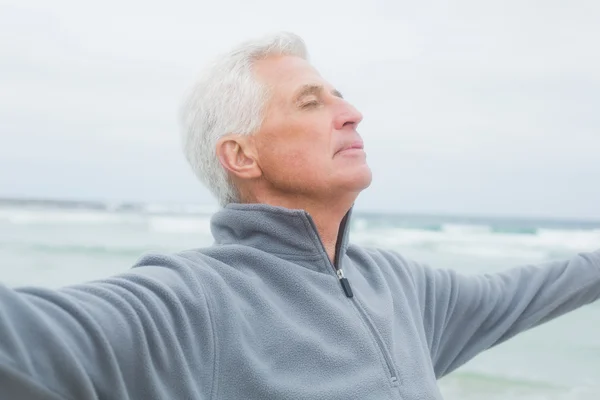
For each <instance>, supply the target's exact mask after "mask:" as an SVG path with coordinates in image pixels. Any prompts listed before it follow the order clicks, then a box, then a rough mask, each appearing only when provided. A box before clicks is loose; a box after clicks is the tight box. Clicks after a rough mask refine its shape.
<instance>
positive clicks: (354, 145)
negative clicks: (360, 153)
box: [336, 140, 365, 154]
mask: <svg viewBox="0 0 600 400" xmlns="http://www.w3.org/2000/svg"><path fill="white" fill-rule="evenodd" d="M364 147H365V145H364V143H363V141H362V140H355V141H354V142H351V143H347V144H346V145H344V147H342V148H341V149H339V150H338V151H337V152H336V154H337V153H341V152H342V151H346V150H363V149H364Z"/></svg>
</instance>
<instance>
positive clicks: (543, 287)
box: [409, 251, 600, 378]
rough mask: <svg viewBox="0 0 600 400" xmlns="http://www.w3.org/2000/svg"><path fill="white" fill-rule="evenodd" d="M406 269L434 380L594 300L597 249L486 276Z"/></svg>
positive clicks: (598, 283)
mask: <svg viewBox="0 0 600 400" xmlns="http://www.w3.org/2000/svg"><path fill="white" fill-rule="evenodd" d="M409 268H410V269H411V274H412V276H413V279H414V283H415V285H416V289H417V296H418V297H419V300H418V301H419V303H420V306H421V312H422V315H423V322H424V331H425V336H426V338H427V342H428V345H429V349H430V351H431V358H432V361H433V365H434V369H435V373H436V376H437V377H438V378H440V377H442V376H444V375H446V374H448V373H450V372H451V371H453V370H455V369H456V368H458V367H459V366H461V365H463V364H464V363H466V362H467V361H469V360H470V359H472V358H473V357H475V356H476V355H477V354H479V353H480V352H481V351H483V350H486V349H488V348H490V347H492V346H495V345H497V344H499V343H501V342H503V341H505V340H507V339H509V338H511V337H512V336H514V335H516V334H517V333H520V332H523V331H525V330H527V329H529V328H532V327H534V326H537V325H539V324H542V323H544V322H547V321H549V320H551V319H553V318H555V317H558V316H560V315H562V314H565V313H567V312H569V311H572V310H574V309H576V308H578V307H580V306H583V305H585V304H588V303H591V302H593V301H595V300H597V299H598V298H600V251H599V252H595V253H582V254H579V255H577V256H576V257H574V258H572V259H570V260H567V261H555V262H548V263H545V264H542V265H537V266H524V267H519V268H514V269H510V270H507V271H505V272H501V273H496V274H486V275H473V276H462V275H459V274H458V273H456V272H455V271H452V270H437V269H431V268H428V267H426V266H419V265H418V264H415V263H410V262H409ZM598 334H600V328H599V330H598Z"/></svg>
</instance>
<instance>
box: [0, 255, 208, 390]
mask: <svg viewBox="0 0 600 400" xmlns="http://www.w3.org/2000/svg"><path fill="white" fill-rule="evenodd" d="M145 264H146V265H144V266H140V267H138V268H134V269H132V270H131V272H129V273H127V274H124V275H121V276H118V277H114V278H111V279H107V280H104V281H100V282H94V283H90V284H85V285H78V286H73V287H67V288H63V289H60V290H48V289H40V288H23V289H17V290H12V289H8V288H6V287H4V286H0V388H2V390H1V392H2V395H3V398H4V396H6V398H11V399H31V400H35V399H42V398H43V399H65V398H67V399H97V398H103V399H130V398H178V397H179V395H180V394H184V393H188V394H190V393H195V394H196V396H197V398H204V396H203V394H202V393H206V391H208V392H210V385H211V381H212V361H213V357H214V354H212V353H213V346H212V344H211V341H212V336H211V335H212V330H211V329H210V320H209V314H208V306H207V301H206V299H205V298H204V294H203V290H202V288H201V285H200V283H199V282H197V278H196V277H194V276H193V275H192V274H190V272H189V271H188V270H187V269H186V268H185V267H184V266H178V265H177V263H173V262H172V259H171V260H168V259H167V258H166V257H165V258H164V259H161V258H159V257H155V258H147V259H146V261H145ZM151 264H154V265H162V266H152V265H151Z"/></svg>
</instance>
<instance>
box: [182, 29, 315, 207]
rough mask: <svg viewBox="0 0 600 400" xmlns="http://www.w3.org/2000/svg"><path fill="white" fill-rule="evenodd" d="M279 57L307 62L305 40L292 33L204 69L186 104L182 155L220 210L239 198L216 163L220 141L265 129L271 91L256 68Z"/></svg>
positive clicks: (265, 40)
mask: <svg viewBox="0 0 600 400" xmlns="http://www.w3.org/2000/svg"><path fill="white" fill-rule="evenodd" d="M278 55H289V56H296V57H300V58H303V59H308V52H307V49H306V45H305V44H304V41H303V40H302V38H300V37H299V36H298V35H295V34H293V33H289V32H280V33H277V34H273V35H269V36H266V37H263V38H260V39H257V40H251V41H248V42H245V43H243V44H241V45H240V46H238V47H236V48H235V49H233V50H232V51H230V52H228V53H226V54H224V55H222V56H220V57H219V58H218V59H216V60H215V61H214V62H213V63H212V64H211V65H210V66H209V67H208V68H207V69H206V70H204V72H203V73H202V74H201V76H200V77H199V79H198V81H197V82H196V84H195V85H194V86H193V87H192V90H191V92H190V94H189V96H188V98H187V101H186V102H185V103H184V106H183V109H182V113H181V123H182V128H183V129H182V139H183V151H184V153H185V156H186V158H187V160H188V162H189V163H190V165H191V167H192V170H193V171H194V173H195V174H196V176H197V177H198V179H200V181H201V182H202V183H204V184H205V185H206V186H207V187H208V188H209V189H210V191H211V192H212V193H213V194H214V195H215V196H216V197H217V200H218V201H219V203H220V204H221V206H225V205H227V204H228V203H234V202H239V201H240V198H239V193H238V191H237V189H236V188H235V187H234V185H233V184H232V182H231V180H230V179H229V177H228V174H227V171H226V170H225V168H223V166H222V165H221V163H220V161H219V159H218V158H217V154H216V145H217V141H218V140H219V139H220V138H221V137H223V136H224V135H226V134H230V133H236V134H241V135H250V134H252V133H254V132H256V131H257V130H258V129H260V126H261V125H262V121H263V116H264V115H263V114H264V108H265V104H266V102H267V100H268V98H269V88H268V87H267V85H265V84H263V83H261V82H259V80H258V79H257V78H256V76H255V74H254V71H253V64H254V62H255V61H257V60H261V59H265V58H268V57H270V56H278Z"/></svg>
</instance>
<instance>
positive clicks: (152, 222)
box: [148, 217, 211, 235]
mask: <svg viewBox="0 0 600 400" xmlns="http://www.w3.org/2000/svg"><path fill="white" fill-rule="evenodd" d="M148 229H149V230H150V231H152V232H159V233H201V234H205V235H210V234H211V232H210V219H209V218H200V217H187V218H186V217H150V218H149V219H148Z"/></svg>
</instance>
